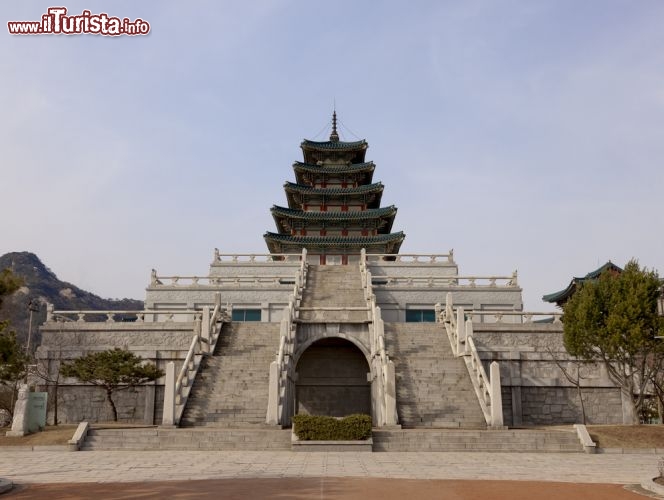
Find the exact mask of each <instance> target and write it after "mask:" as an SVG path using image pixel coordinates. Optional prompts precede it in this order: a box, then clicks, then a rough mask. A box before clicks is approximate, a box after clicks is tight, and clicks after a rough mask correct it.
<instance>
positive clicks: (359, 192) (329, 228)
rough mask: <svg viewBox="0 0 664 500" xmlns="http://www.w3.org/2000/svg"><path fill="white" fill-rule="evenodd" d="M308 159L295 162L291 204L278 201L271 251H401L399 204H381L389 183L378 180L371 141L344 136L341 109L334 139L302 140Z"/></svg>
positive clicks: (334, 121) (289, 194) (326, 253)
mask: <svg viewBox="0 0 664 500" xmlns="http://www.w3.org/2000/svg"><path fill="white" fill-rule="evenodd" d="M300 147H301V148H302V153H303V156H304V161H303V162H300V161H297V162H295V163H293V171H294V173H295V180H296V182H286V183H285V184H284V191H285V193H286V199H287V201H288V207H287V208H286V207H280V206H277V205H275V206H273V207H272V209H271V213H272V216H273V218H274V221H275V223H276V226H277V230H278V233H273V232H267V233H265V235H264V238H265V242H266V243H267V246H268V248H269V249H270V252H272V253H291V252H299V251H301V249H302V248H307V249H308V250H309V253H310V254H320V255H321V263H325V256H342V258H343V260H344V262H343V263H345V262H346V261H347V260H348V255H354V254H359V253H360V250H361V249H362V248H365V249H366V250H367V251H368V252H371V253H389V254H394V253H398V251H399V247H400V246H401V243H402V242H403V239H404V238H405V235H404V233H403V232H401V231H399V232H395V233H392V232H391V231H392V224H393V223H394V217H395V216H396V212H397V208H396V207H395V206H393V205H391V206H388V207H381V206H380V203H381V198H382V194H383V189H384V186H383V184H382V183H380V182H373V174H374V171H375V168H376V166H375V164H374V163H373V162H371V161H365V154H366V150H367V148H368V147H369V145H368V144H367V141H365V140H360V141H354V142H346V141H341V140H340V139H339V134H338V132H337V116H336V112H335V113H334V114H333V115H332V133H331V135H330V140H329V141H322V142H317V141H310V140H307V139H305V140H304V141H302V143H301V144H300Z"/></svg>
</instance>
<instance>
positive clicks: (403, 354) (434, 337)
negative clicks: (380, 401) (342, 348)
mask: <svg viewBox="0 0 664 500" xmlns="http://www.w3.org/2000/svg"><path fill="white" fill-rule="evenodd" d="M385 343H386V346H385V347H386V348H387V352H388V353H389V355H390V358H391V359H392V361H393V362H394V365H395V371H396V391H397V413H398V415H399V423H400V424H401V425H402V426H403V427H404V428H413V427H434V428H474V429H486V420H485V419H484V415H483V413H482V410H481V408H480V405H479V402H478V401H477V396H476V394H475V390H474V389H473V385H472V382H471V380H470V375H469V374H468V370H467V368H466V365H465V364H464V362H463V360H462V359H461V358H455V357H454V355H453V354H452V349H451V347H450V344H449V340H448V338H447V335H446V334H445V331H444V330H443V326H442V325H441V324H440V323H385Z"/></svg>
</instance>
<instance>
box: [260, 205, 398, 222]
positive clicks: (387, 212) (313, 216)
mask: <svg viewBox="0 0 664 500" xmlns="http://www.w3.org/2000/svg"><path fill="white" fill-rule="evenodd" d="M270 212H272V215H273V216H275V217H288V218H291V219H303V220H310V221H319V220H320V221H329V220H341V221H353V220H370V219H378V218H387V217H393V216H395V215H396V213H397V207H395V206H394V205H390V206H388V207H382V208H371V209H368V210H351V211H348V212H341V211H336V210H335V211H330V212H305V211H303V210H296V209H293V208H285V207H280V206H277V205H274V206H273V207H272V208H271V209H270Z"/></svg>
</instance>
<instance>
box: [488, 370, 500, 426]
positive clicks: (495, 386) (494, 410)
mask: <svg viewBox="0 0 664 500" xmlns="http://www.w3.org/2000/svg"><path fill="white" fill-rule="evenodd" d="M489 371H490V373H491V374H490V375H489V379H490V380H491V382H490V383H491V427H493V428H497V429H500V428H501V427H503V395H502V392H501V388H500V366H499V365H498V361H493V362H492V363H491V366H490V369H489Z"/></svg>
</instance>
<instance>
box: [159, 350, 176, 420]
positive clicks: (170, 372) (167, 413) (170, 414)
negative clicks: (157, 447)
mask: <svg viewBox="0 0 664 500" xmlns="http://www.w3.org/2000/svg"><path fill="white" fill-rule="evenodd" d="M165 378H166V380H165V383H164V415H163V417H162V420H161V425H163V426H174V425H175V363H174V362H173V361H169V362H168V363H166V377H165Z"/></svg>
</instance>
